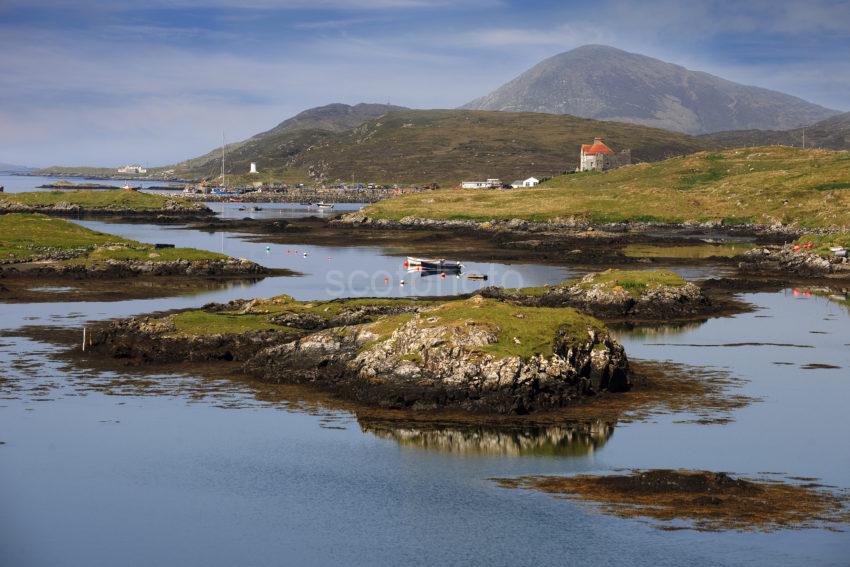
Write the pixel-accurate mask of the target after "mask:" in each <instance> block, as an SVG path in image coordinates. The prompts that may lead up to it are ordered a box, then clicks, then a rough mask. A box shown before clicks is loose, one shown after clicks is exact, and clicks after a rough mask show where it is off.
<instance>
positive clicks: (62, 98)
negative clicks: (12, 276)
mask: <svg viewBox="0 0 850 567" xmlns="http://www.w3.org/2000/svg"><path fill="white" fill-rule="evenodd" d="M589 43H594V44H606V45H612V46H614V47H618V48H621V49H625V50H628V51H633V52H637V53H643V54H645V55H649V56H652V57H657V58H659V59H663V60H665V61H670V62H673V63H677V64H680V65H684V66H686V67H688V68H691V69H696V70H702V71H707V72H710V73H713V74H716V75H719V76H722V77H724V78H727V79H730V80H734V81H738V82H742V83H745V84H751V85H758V86H762V87H766V88H770V89H775V90H779V91H782V92H787V93H789V94H793V95H796V96H799V97H801V98H804V99H806V100H810V101H812V102H815V103H818V104H821V105H823V106H827V107H829V108H835V109H838V110H845V111H846V110H850V1H848V0H842V1H835V0H807V1H806V2H802V1H786V0H773V1H769V0H753V1H746V0H737V1H731V2H729V1H719V0H703V1H699V2H690V1H671V0H659V1H653V0H644V1H625V0H594V1H593V2H588V1H587V0H582V1H579V2H573V1H570V0H562V1H533V0H527V1H512V0H453V1H452V0H152V1H147V2H145V1H144V0H112V1H108V0H88V1H86V0H79V1H71V0H0V162H6V163H15V164H21V165H30V166H47V165H56V164H62V165H103V166H117V165H123V164H126V163H141V164H143V165H148V166H154V165H165V164H169V163H175V162H178V161H181V160H183V159H187V158H190V157H194V156H197V155H200V154H202V153H205V152H206V151H208V150H210V149H212V148H214V147H216V146H218V145H219V144H220V141H221V134H222V131H223V132H225V135H226V137H227V140H228V141H237V140H240V139H244V138H247V137H249V136H251V135H253V134H255V133H257V132H260V131H263V130H267V129H269V128H271V127H272V126H274V125H275V124H277V123H279V122H281V121H282V120H284V119H286V118H288V117H290V116H292V115H294V114H296V113H298V112H300V111H301V110H304V109H307V108H310V107H313V106H319V105H322V104H328V103H331V102H344V103H349V104H355V103H358V102H391V103H392V104H398V105H403V106H409V107H413V108H452V107H456V106H459V105H461V104H464V103H466V102H468V101H469V100H471V99H474V98H476V97H479V96H481V95H484V94H486V93H488V92H490V91H491V90H493V89H495V88H497V87H498V86H500V85H501V84H503V83H505V82H507V81H508V80H510V79H512V78H513V77H515V76H516V75H518V74H520V73H521V72H523V71H524V70H526V69H527V68H529V67H531V66H533V65H534V64H536V63H538V62H539V61H540V60H542V59H544V58H546V57H549V56H551V55H555V54H557V53H561V52H563V51H567V50H570V49H572V48H575V47H578V46H580V45H585V44H589Z"/></svg>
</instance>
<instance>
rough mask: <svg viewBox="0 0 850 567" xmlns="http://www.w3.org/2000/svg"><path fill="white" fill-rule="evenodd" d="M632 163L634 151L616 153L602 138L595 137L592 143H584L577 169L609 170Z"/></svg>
mask: <svg viewBox="0 0 850 567" xmlns="http://www.w3.org/2000/svg"><path fill="white" fill-rule="evenodd" d="M631 163H632V151H631V150H623V151H621V152H620V153H615V152H614V150H612V149H611V148H609V147H608V146H606V145H605V142H603V141H602V138H594V139H593V143H592V144H582V145H581V154H580V157H579V164H578V168H577V169H576V171H607V170H609V169H616V168H618V167H623V166H624V165H630V164H631Z"/></svg>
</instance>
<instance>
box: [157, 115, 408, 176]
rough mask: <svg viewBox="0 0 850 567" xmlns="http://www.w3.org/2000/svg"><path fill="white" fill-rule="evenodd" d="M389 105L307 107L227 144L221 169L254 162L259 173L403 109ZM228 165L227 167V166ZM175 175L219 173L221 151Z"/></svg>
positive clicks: (230, 170)
mask: <svg viewBox="0 0 850 567" xmlns="http://www.w3.org/2000/svg"><path fill="white" fill-rule="evenodd" d="M403 109H404V107H402V106H393V105H390V104H368V103H361V104H355V105H354V106H351V105H348V104H339V103H335V104H328V105H325V106H317V107H315V108H310V109H308V110H305V111H303V112H301V113H299V114H296V115H295V116H293V117H292V118H288V119H287V120H284V121H283V122H281V123H280V124H278V125H277V126H275V127H274V128H272V129H271V130H266V131H265V132H261V133H259V134H257V135H255V136H252V137H251V138H249V139H247V140H244V141H242V142H236V143H234V144H228V145H227V155H226V159H225V170H226V171H227V172H228V173H233V172H235V171H239V172H245V171H248V167H249V163H250V162H255V163H257V164H258V166H259V167H260V169H261V170H269V169H275V168H278V169H279V167H280V165H281V164H282V162H284V161H286V159H287V156H291V155H295V154H298V153H300V152H302V151H304V150H305V149H306V148H308V147H310V146H311V145H313V144H316V143H319V142H321V141H323V140H325V139H327V138H328V137H329V136H330V135H331V134H333V133H336V132H343V131H345V130H349V129H351V128H354V127H355V126H358V125H360V124H362V123H363V122H365V121H367V120H369V119H371V118H377V117H379V116H381V115H383V114H385V113H387V112H389V111H391V110H403ZM228 164H229V166H228ZM173 169H175V170H176V171H177V172H178V173H179V174H182V175H186V174H188V175H195V176H200V177H210V176H212V175H215V174H216V172H219V171H221V148H216V149H214V150H212V151H210V152H209V153H207V154H205V155H203V156H200V157H197V158H193V159H190V160H187V161H184V162H181V163H178V164H176V165H175V166H173Z"/></svg>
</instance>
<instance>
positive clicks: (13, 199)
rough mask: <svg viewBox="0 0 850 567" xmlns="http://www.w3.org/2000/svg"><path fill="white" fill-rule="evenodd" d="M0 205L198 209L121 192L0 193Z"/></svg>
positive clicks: (172, 199)
mask: <svg viewBox="0 0 850 567" xmlns="http://www.w3.org/2000/svg"><path fill="white" fill-rule="evenodd" d="M3 203H14V204H19V205H23V206H27V207H35V208H41V207H53V206H55V205H57V204H59V203H68V204H71V205H79V206H81V207H83V208H85V209H89V210H95V209H132V210H136V211H156V210H159V209H164V208H165V206H166V204H167V203H171V204H172V205H171V206H174V205H175V204H182V203H185V207H186V208H187V209H194V208H197V207H198V204H197V203H195V202H194V201H189V200H183V199H180V198H175V197H173V196H170V195H169V196H165V195H154V194H151V193H141V192H138V191H124V190H122V189H112V190H109V189H103V190H80V191H27V192H24V193H3V194H0V208H2V204H3Z"/></svg>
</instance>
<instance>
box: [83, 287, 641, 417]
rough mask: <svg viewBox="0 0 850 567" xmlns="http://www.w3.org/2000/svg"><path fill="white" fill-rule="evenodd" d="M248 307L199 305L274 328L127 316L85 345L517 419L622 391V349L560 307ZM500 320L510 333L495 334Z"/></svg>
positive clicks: (473, 303) (366, 398) (476, 302)
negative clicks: (226, 329) (542, 331)
mask: <svg viewBox="0 0 850 567" xmlns="http://www.w3.org/2000/svg"><path fill="white" fill-rule="evenodd" d="M255 301H259V300H255ZM255 301H248V302H231V303H229V304H225V305H222V306H208V307H207V308H206V309H205V310H206V311H208V312H210V313H211V314H214V313H215V312H216V311H217V310H221V311H226V314H225V315H224V316H225V317H226V319H227V320H228V321H233V320H238V317H239V314H240V313H243V314H246V315H249V316H250V317H252V318H253V319H251V320H252V321H253V320H256V316H257V315H258V314H261V313H263V310H264V309H265V310H267V311H266V313H267V315H268V319H267V320H268V321H271V320H272V319H274V320H276V321H280V322H284V323H286V326H281V327H280V328H279V329H277V330H253V331H247V332H245V331H234V332H231V333H229V334H228V333H219V334H214V333H212V332H204V331H195V332H193V333H191V334H187V333H185V332H180V329H178V328H177V327H176V326H175V324H174V320H175V319H174V318H172V317H158V318H134V319H127V320H122V321H116V322H113V323H111V324H110V325H108V326H107V327H105V328H103V329H101V330H97V331H95V332H94V334H93V344H92V346H91V348H92V349H93V350H95V351H97V350H101V351H106V352H108V353H109V354H111V355H112V356H115V357H119V358H124V359H131V360H132V361H133V362H183V361H213V360H233V361H240V362H242V363H243V366H242V367H243V369H244V370H245V371H246V372H248V373H250V374H251V375H253V376H255V377H257V378H258V379H260V380H263V381H267V382H273V383H305V384H312V385H315V386H317V387H319V388H321V389H323V390H326V391H329V392H331V393H334V394H337V395H340V396H342V397H345V398H348V399H352V400H356V401H358V402H363V403H367V404H371V405H376V406H380V407H384V408H408V409H414V410H423V409H436V408H459V409H464V410H469V411H480V412H499V413H527V412H530V411H536V410H544V409H551V408H557V407H562V406H565V405H568V404H570V403H573V402H575V401H577V400H580V399H581V398H583V397H585V396H592V395H594V394H597V393H599V392H603V391H623V390H627V389H628V388H629V387H630V377H629V365H628V360H627V358H626V355H625V353H624V351H623V348H622V346H620V345H619V344H618V343H617V342H616V341H614V340H613V339H612V338H611V337H610V336H609V334H608V332H607V331H606V330H605V329H604V327H603V326H602V325H601V324H600V323H599V322H598V321H596V320H594V319H591V318H589V317H586V316H583V315H580V314H578V313H576V312H575V311H573V310H569V309H565V310H564V312H563V313H561V314H560V316H559V315H557V314H555V315H553V314H549V313H548V312H547V314H546V315H545V316H544V315H540V317H541V318H542V319H534V318H533V315H532V314H531V313H530V312H531V311H532V310H530V309H527V308H521V307H511V306H508V305H507V304H504V303H498V302H493V301H490V300H487V299H484V298H481V297H477V298H472V299H469V300H458V301H455V302H448V303H443V304H440V305H438V306H435V305H434V303H432V302H409V301H403V300H402V301H399V302H397V303H395V302H387V301H386V300H380V301H376V304H375V305H369V304H368V303H367V304H354V305H350V306H349V305H343V306H342V307H341V308H340V305H333V303H334V302H323V303H320V304H318V305H317V304H304V303H298V302H294V301H293V300H292V299H291V298H286V299H281V300H280V303H278V304H275V303H274V301H275V300H263V302H261V303H256V302H255ZM273 307H274V309H273ZM325 309H327V310H328V311H327V312H328V313H329V314H328V316H323V313H325V312H326V311H325ZM203 316H204V317H209V316H210V315H203ZM212 316H213V318H215V317H216V316H215V315H212ZM175 317H176V316H175ZM458 317H460V318H458ZM514 317H516V318H517V319H516V321H519V322H517V323H514V321H515V320H514V319H513V318H514ZM546 317H554V318H555V320H554V321H548V319H546V320H545V321H544V319H545V318H546ZM506 318H509V319H510V321H506ZM496 321H503V322H504V323H497V322H496ZM538 322H544V323H546V324H547V328H550V329H552V333H553V336H552V342H551V343H550V344H548V345H545V344H544V345H541V346H540V347H534V348H532V349H528V350H527V351H520V350H519V347H518V345H522V344H523V341H529V342H530V341H532V340H535V337H536V336H537V334H539V328H540V327H539V326H538ZM278 324H280V323H278ZM500 324H502V325H507V327H505V328H507V329H510V332H509V333H508V334H507V336H506V335H505V332H504V329H503V328H502V327H500V326H499V325H500ZM512 325H513V326H512ZM233 328H234V329H239V328H241V327H233ZM523 329H525V331H523ZM524 332H525V333H526V334H523V333H524ZM506 343H507V344H506ZM535 344H537V343H535ZM519 352H522V354H519Z"/></svg>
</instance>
